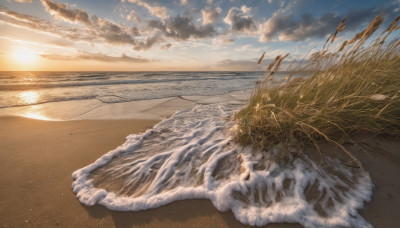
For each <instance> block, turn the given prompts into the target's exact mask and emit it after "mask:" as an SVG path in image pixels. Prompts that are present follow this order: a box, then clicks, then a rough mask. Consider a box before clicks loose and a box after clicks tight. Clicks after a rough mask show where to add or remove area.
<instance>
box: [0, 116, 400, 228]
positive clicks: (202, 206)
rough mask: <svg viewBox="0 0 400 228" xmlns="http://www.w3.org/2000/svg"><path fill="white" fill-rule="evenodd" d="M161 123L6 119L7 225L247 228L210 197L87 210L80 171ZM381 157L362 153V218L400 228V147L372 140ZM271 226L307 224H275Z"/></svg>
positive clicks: (0, 120)
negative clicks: (366, 179)
mask: <svg viewBox="0 0 400 228" xmlns="http://www.w3.org/2000/svg"><path fill="white" fill-rule="evenodd" d="M157 122H158V120H79V121H61V122H52V121H40V120H32V119H25V118H20V117H0V161H2V165H1V166H0V186H1V188H0V202H1V203H0V214H1V216H0V226H1V227H168V226H169V227H246V226H244V225H243V224H241V223H240V222H238V221H237V220H236V219H235V217H234V215H233V214H232V213H231V212H223V213H221V212H218V211H217V210H216V209H215V208H214V207H213V206H212V204H211V202H209V201H208V200H185V201H178V202H174V203H172V204H169V205H166V206H163V207H160V208H157V209H153V210H147V211H140V212H114V211H109V210H107V209H106V208H104V207H102V206H94V207H86V206H83V205H82V204H80V203H79V201H78V200H77V199H76V196H75V194H74V193H73V192H72V190H71V183H72V178H71V174H72V172H73V171H75V170H77V169H79V168H82V167H84V166H86V165H88V164H90V163H92V162H93V161H94V160H96V159H97V158H99V157H100V156H101V155H103V154H104V153H106V152H108V151H109V150H111V149H114V148H116V147H117V146H119V145H121V144H122V143H123V142H124V141H125V137H126V136H127V135H129V134H133V133H139V132H144V131H145V130H146V129H148V128H151V127H152V126H153V125H154V124H156V123H157ZM372 145H374V146H376V147H378V148H382V149H383V150H382V151H380V152H379V153H378V152H377V153H374V154H367V153H365V152H359V153H358V154H357V156H358V157H359V158H360V159H361V161H362V162H363V164H364V166H365V168H366V169H367V170H368V171H369V172H370V174H371V177H372V179H373V182H374V184H375V187H374V194H373V197H372V200H371V202H370V203H368V204H366V206H365V208H364V209H363V210H361V214H362V216H363V217H364V218H366V219H367V220H368V221H369V222H370V223H372V224H373V225H374V226H375V227H397V225H398V224H400V217H399V216H398V215H397V213H398V210H397V209H398V206H399V205H400V178H399V176H398V175H399V173H400V153H399V151H400V143H399V142H393V141H387V140H386V141H385V140H376V141H372ZM266 227H301V226H300V225H297V224H272V225H268V226H266Z"/></svg>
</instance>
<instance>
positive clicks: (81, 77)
mask: <svg viewBox="0 0 400 228" xmlns="http://www.w3.org/2000/svg"><path fill="white" fill-rule="evenodd" d="M263 77H264V73H263V72H0V94H1V96H0V108H9V107H18V106H27V105H34V104H43V103H49V102H59V101H70V100H87V99H98V100H100V101H101V102H103V103H120V102H127V101H136V100H149V99H157V98H166V97H178V96H193V95H218V94H225V93H228V92H232V91H238V90H245V89H251V88H253V87H254V85H255V82H256V81H257V80H260V79H262V78H263Z"/></svg>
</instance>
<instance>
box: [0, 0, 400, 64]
mask: <svg viewBox="0 0 400 228" xmlns="http://www.w3.org/2000/svg"><path fill="white" fill-rule="evenodd" d="M361 3H362V4H361ZM382 10H384V16H385V17H386V19H387V20H386V21H385V23H388V22H389V21H391V19H392V18H394V17H395V16H396V14H397V13H398V12H399V10H400V1H399V0H386V1H378V0H369V1H351V2H348V1H328V2H327V1H324V2H319V1H315V0H298V1H284V0H281V1H277V0H260V1H250V0H247V1H233V0H226V1H225V0H221V1H212V0H204V1H193V0H180V1H178V0H173V1H159V0H149V1H146V0H127V1H126V0H118V1H117V0H116V1H106V0H101V1H96V3H93V1H89V0H83V1H76V0H55V1H53V0H7V1H5V2H2V3H1V4H0V31H1V32H0V40H2V42H0V50H2V51H0V71H2V72H10V71H29V72H33V71H37V72H43V71H46V72H68V71H71V72H84V71H88V72H89V71H90V72H94V71H97V72H150V71H154V72H168V71H170V72H172V71H174V72H178V71H179V72H201V71H204V72H218V71H221V72H223V71H244V72H246V71H249V72H250V71H258V70H257V69H258V68H259V67H258V66H257V60H258V59H259V57H260V56H261V54H262V53H264V52H266V56H265V59H264V63H265V62H268V61H270V60H272V59H273V58H275V57H276V56H277V55H284V54H286V53H290V55H289V57H288V59H287V61H295V60H297V59H304V58H306V56H307V54H309V53H312V51H313V50H317V49H319V48H320V47H322V45H323V44H324V42H325V40H326V38H327V37H328V36H329V35H330V34H331V33H332V32H334V30H335V28H336V26H337V25H338V24H339V22H340V21H341V20H342V19H343V18H347V21H346V27H345V29H344V31H343V32H342V33H341V34H340V35H339V36H338V37H337V40H339V42H340V41H343V40H346V39H348V38H349V37H351V36H353V35H354V34H355V33H357V32H359V31H361V29H362V28H363V26H365V25H367V24H368V23H369V22H370V21H371V20H372V19H373V18H374V17H375V16H376V15H377V14H378V13H379V12H381V11H382Z"/></svg>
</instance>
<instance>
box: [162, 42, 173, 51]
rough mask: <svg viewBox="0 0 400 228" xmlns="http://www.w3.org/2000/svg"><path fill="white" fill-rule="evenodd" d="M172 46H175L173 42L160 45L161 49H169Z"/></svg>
mask: <svg viewBox="0 0 400 228" xmlns="http://www.w3.org/2000/svg"><path fill="white" fill-rule="evenodd" d="M172 46H173V45H172V44H171V43H167V44H164V45H161V46H160V49H163V50H168V49H170V48H171V47H172Z"/></svg>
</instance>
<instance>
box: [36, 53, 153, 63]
mask: <svg viewBox="0 0 400 228" xmlns="http://www.w3.org/2000/svg"><path fill="white" fill-rule="evenodd" d="M40 56H41V57H43V58H46V59H49V60H58V61H79V60H94V61H100V62H128V63H146V62H150V61H153V60H149V59H143V58H140V57H139V58H135V57H130V56H127V55H125V54H122V55H121V56H119V57H114V56H108V55H104V54H100V53H98V54H93V53H87V52H82V53H78V54H76V55H68V56H67V55H58V54H42V55H40Z"/></svg>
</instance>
